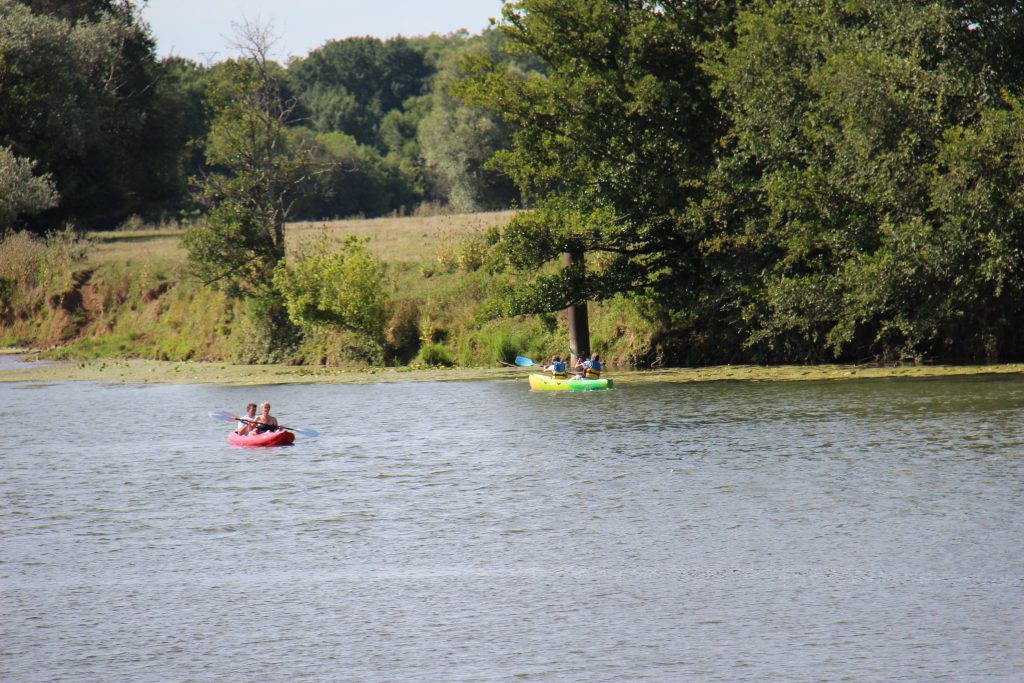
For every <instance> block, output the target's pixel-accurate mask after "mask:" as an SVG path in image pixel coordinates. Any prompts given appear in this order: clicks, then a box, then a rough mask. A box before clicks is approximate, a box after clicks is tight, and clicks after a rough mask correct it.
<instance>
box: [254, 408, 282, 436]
mask: <svg viewBox="0 0 1024 683" xmlns="http://www.w3.org/2000/svg"><path fill="white" fill-rule="evenodd" d="M253 426H254V427H255V432H256V433H257V434H262V433H263V432H274V431H277V418H276V417H274V416H273V415H271V414H270V404H269V403H267V402H266V401H264V402H263V403H261V404H260V414H259V416H258V417H256V424H255V425H253Z"/></svg>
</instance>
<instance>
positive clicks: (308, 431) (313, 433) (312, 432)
mask: <svg viewBox="0 0 1024 683" xmlns="http://www.w3.org/2000/svg"><path fill="white" fill-rule="evenodd" d="M283 429H290V430H292V431H293V432H295V433H296V434H302V435H303V436H320V432H318V431H316V430H315V429H306V428H305V427H284V428H283Z"/></svg>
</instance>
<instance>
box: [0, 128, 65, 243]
mask: <svg viewBox="0 0 1024 683" xmlns="http://www.w3.org/2000/svg"><path fill="white" fill-rule="evenodd" d="M33 166H34V164H33V163H32V161H31V160H29V159H23V158H19V157H16V156H14V153H13V152H11V149H10V148H9V147H0V234H2V233H4V232H5V231H7V230H9V229H10V228H12V227H14V225H15V221H16V220H17V218H18V217H19V216H26V215H27V216H31V215H35V214H37V213H40V212H41V211H45V210H46V209H49V208H52V207H53V206H56V204H57V201H58V199H59V197H58V195H57V190H56V189H55V188H54V186H53V179H52V178H51V177H50V176H49V175H42V176H37V175H35V174H34V173H33V168H32V167H33Z"/></svg>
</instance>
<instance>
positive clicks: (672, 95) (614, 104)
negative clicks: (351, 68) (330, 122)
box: [459, 0, 729, 313]
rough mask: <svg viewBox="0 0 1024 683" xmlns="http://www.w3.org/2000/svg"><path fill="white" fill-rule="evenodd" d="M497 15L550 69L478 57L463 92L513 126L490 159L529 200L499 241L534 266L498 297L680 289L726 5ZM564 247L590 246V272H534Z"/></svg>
mask: <svg viewBox="0 0 1024 683" xmlns="http://www.w3.org/2000/svg"><path fill="white" fill-rule="evenodd" d="M503 16H504V21H503V23H502V25H501V27H500V28H501V30H502V31H503V33H504V34H505V36H506V37H507V39H508V41H509V43H510V45H511V47H512V49H514V50H517V51H521V52H523V53H524V54H528V55H532V56H533V57H535V58H536V59H538V60H540V61H541V62H542V63H543V66H544V72H543V73H537V72H527V73H523V72H521V71H517V70H516V69H513V68H511V67H509V66H507V65H506V66H502V65H500V64H498V63H496V62H495V61H494V60H493V59H486V58H480V59H478V60H477V61H476V63H475V65H472V77H471V79H470V80H469V82H468V83H467V84H465V85H463V86H462V88H461V89H460V90H459V92H460V94H461V95H462V96H463V97H465V99H466V101H467V102H468V103H469V104H471V105H477V106H482V107H486V108H488V109H490V110H491V111H493V112H495V113H497V114H499V115H501V116H502V117H503V118H504V119H505V121H506V122H508V123H509V124H510V125H511V127H512V131H513V132H512V146H511V148H510V149H508V150H505V151H500V152H498V154H497V155H496V157H495V161H496V163H497V165H498V166H499V167H500V168H502V169H503V170H504V171H505V172H507V173H508V174H509V175H510V176H511V177H512V179H513V180H515V182H516V183H517V185H518V186H519V187H520V189H521V190H522V191H523V192H524V194H525V195H526V197H527V198H528V200H531V201H535V202H536V203H537V208H536V209H535V210H533V211H530V212H525V213H523V214H520V215H519V216H517V218H516V219H514V220H513V222H512V225H511V226H510V227H509V229H508V231H507V232H506V235H505V236H504V237H503V239H502V242H501V244H500V245H499V250H500V251H501V252H502V253H504V254H505V256H506V258H507V260H508V262H509V263H510V264H511V265H513V266H515V267H517V268H518V269H520V270H521V271H523V272H524V273H528V274H530V275H529V277H528V279H527V281H526V282H524V283H523V285H522V286H520V287H517V288H516V289H515V290H513V294H512V295H510V296H509V297H507V298H506V299H505V301H504V302H503V304H501V305H500V306H499V308H500V309H501V310H503V311H504V312H505V313H528V312H542V311H551V310H556V309H559V308H564V307H566V306H568V305H570V304H574V303H580V302H582V301H585V300H587V299H601V298H606V297H610V296H613V295H614V294H616V293H618V292H634V293H636V292H639V293H651V292H653V293H656V294H665V293H667V292H670V291H675V290H676V289H678V288H679V287H680V283H681V282H684V281H686V280H687V279H688V278H694V277H695V276H696V274H697V271H696V270H695V265H694V264H695V263H698V262H699V254H698V253H697V241H698V236H695V235H692V234H689V232H688V231H687V227H686V225H685V224H684V222H683V221H682V220H681V213H682V211H683V210H684V209H685V207H686V206H687V205H688V203H690V202H694V201H698V200H699V198H700V196H701V194H700V189H701V180H702V178H703V176H704V174H705V172H706V170H707V168H708V167H709V166H710V164H711V162H712V155H713V143H714V141H715V139H716V138H717V137H718V135H719V133H720V128H719V125H720V121H721V117H720V116H719V114H718V112H717V110H716V107H715V103H714V101H713V100H712V98H711V96H710V82H709V78H708V76H707V75H706V73H705V72H704V71H703V70H702V69H701V68H700V67H701V59H702V49H703V46H704V45H705V44H706V42H707V41H708V40H710V39H711V38H712V37H713V35H714V33H713V32H714V31H715V30H716V29H717V27H718V26H720V25H721V24H722V23H723V22H724V21H726V20H727V19H728V17H729V12H728V11H727V10H726V9H719V8H718V4H716V3H694V2H683V1H679V2H659V3H646V2H643V3H635V2H622V1H614V0H597V1H593V2H591V1H583V0H571V1H568V2H563V1H556V0H520V1H518V2H510V3H506V4H505V6H504V7H503ZM565 251H580V252H582V251H585V252H586V253H587V254H589V256H588V257H587V267H586V271H585V272H584V271H583V270H582V269H580V268H578V267H577V268H576V269H574V270H570V271H563V272H559V273H557V274H544V271H542V270H540V268H541V266H542V265H543V264H544V263H545V262H546V261H548V260H550V259H552V258H553V257H555V256H557V255H558V254H559V253H560V252H565ZM537 273H540V274H539V275H537Z"/></svg>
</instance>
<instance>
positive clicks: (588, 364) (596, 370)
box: [573, 353, 601, 379]
mask: <svg viewBox="0 0 1024 683" xmlns="http://www.w3.org/2000/svg"><path fill="white" fill-rule="evenodd" d="M575 369H576V370H581V372H580V373H579V374H577V375H574V376H573V379H601V356H600V355H599V354H597V353H592V354H590V360H583V359H581V358H577V359H576V368H575Z"/></svg>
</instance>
